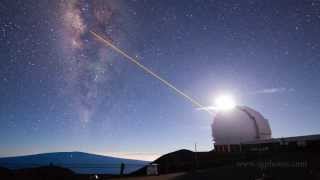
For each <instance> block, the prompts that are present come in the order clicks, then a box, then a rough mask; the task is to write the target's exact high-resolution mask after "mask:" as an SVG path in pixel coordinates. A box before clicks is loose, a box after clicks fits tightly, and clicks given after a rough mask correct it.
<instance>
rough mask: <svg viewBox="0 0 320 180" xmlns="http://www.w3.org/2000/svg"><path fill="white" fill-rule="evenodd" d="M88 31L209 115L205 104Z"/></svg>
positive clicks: (92, 32)
mask: <svg viewBox="0 0 320 180" xmlns="http://www.w3.org/2000/svg"><path fill="white" fill-rule="evenodd" d="M90 33H91V34H92V35H93V36H94V37H96V38H97V39H98V40H100V41H101V42H102V43H103V44H104V45H106V46H107V47H110V48H111V49H113V50H114V51H116V52H118V53H119V54H121V55H123V56H124V57H125V58H127V59H128V60H129V61H130V62H132V63H133V64H135V65H137V66H138V67H139V68H141V69H142V70H144V71H145V72H146V73H148V74H150V75H151V76H153V77H154V78H156V79H158V80H159V81H161V82H162V83H163V84H165V85H166V86H168V87H169V88H171V89H172V90H174V91H175V92H177V93H178V94H180V95H181V96H183V97H184V98H186V99H188V100H189V101H190V102H191V103H192V104H193V105H195V106H197V107H198V108H202V109H204V110H206V111H207V112H208V113H209V114H210V115H211V114H212V113H211V112H210V111H209V110H208V109H207V108H206V107H205V106H203V105H202V104H201V103H199V102H198V101H197V100H195V99H193V98H192V97H190V96H188V95H187V94H186V93H184V92H182V91H181V90H179V89H178V88H176V87H175V86H173V85H172V84H171V83H169V82H168V81H167V80H165V79H163V78H162V77H160V76H159V75H157V74H156V73H154V72H153V71H151V70H150V69H149V68H147V67H146V66H144V65H143V64H141V63H140V62H139V61H138V60H136V59H134V58H133V57H131V56H129V55H128V54H127V53H125V52H124V51H123V50H121V49H120V48H118V47H117V46H115V45H113V44H112V43H111V42H109V41H108V40H106V39H104V38H103V37H101V36H100V35H99V34H97V33H95V32H94V31H91V30H90Z"/></svg>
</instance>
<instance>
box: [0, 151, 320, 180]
mask: <svg viewBox="0 0 320 180" xmlns="http://www.w3.org/2000/svg"><path fill="white" fill-rule="evenodd" d="M319 162H320V152H319V151H318V150H308V151H306V150H295V151H281V152H229V153H227V152H214V151H210V152H197V153H195V152H192V151H189V150H179V151H175V152H172V153H169V154H166V155H164V156H162V157H160V158H158V159H157V160H155V161H154V162H152V163H157V164H158V170H159V174H160V176H151V177H148V179H173V180H180V179H187V180H188V179H203V180H207V179H208V180H209V179H227V180H229V179H230V180H233V179H237V180H239V179H245V180H247V179H253V180H258V179H261V180H266V179H290V180H300V179H308V180H313V179H316V180H320V163H319ZM146 170H147V167H143V168H141V169H139V170H137V171H135V172H133V173H131V174H129V175H123V176H120V175H111V174H97V175H96V174H77V173H74V172H73V171H71V170H69V169H67V168H61V167H57V166H54V165H52V166H43V167H37V168H26V169H19V170H9V169H6V168H0V179H1V180H2V179H8V180H10V179H12V180H16V179H22V180H25V179H32V180H40V179H41V180H42V179H46V180H51V179H52V180H53V179H62V180H63V179H75V180H78V179H79V180H82V179H83V180H84V179H110V178H113V179H122V178H124V179H128V180H129V179H131V177H132V178H140V179H145V178H146ZM178 172H183V173H181V174H179V175H178V176H174V177H172V178H163V177H168V176H162V175H165V174H170V173H178Z"/></svg>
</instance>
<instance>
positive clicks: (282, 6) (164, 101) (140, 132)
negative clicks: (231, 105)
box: [0, 0, 320, 160]
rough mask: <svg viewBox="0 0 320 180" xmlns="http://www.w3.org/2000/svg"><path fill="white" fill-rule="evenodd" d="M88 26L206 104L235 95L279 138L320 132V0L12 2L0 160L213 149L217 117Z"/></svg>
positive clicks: (2, 66)
mask: <svg viewBox="0 0 320 180" xmlns="http://www.w3.org/2000/svg"><path fill="white" fill-rule="evenodd" d="M89 30H94V31H95V32H98V33H99V34H101V35H103V36H104V37H105V38H107V39H108V40H109V41H111V42H113V43H114V44H116V45H117V46H119V47H121V48H122V49H123V50H125V51H126V52H127V53H128V54H130V55H131V56H133V57H135V58H137V59H138V60H139V61H140V62H141V63H143V64H144V65H145V66H147V67H149V68H150V69H152V70H153V71H154V72H156V73H158V74H159V75H160V76H161V77H163V78H165V79H167V80H168V81H170V82H171V83H172V84H174V85H175V86H176V87H178V88H179V89H181V90H183V91H184V92H186V93H187V94H188V95H190V96H192V97H194V98H195V99H197V100H198V101H199V102H201V103H203V104H204V105H207V106H210V105H212V103H213V101H214V98H215V97H216V96H217V95H219V94H221V93H222V94H223V93H229V94H233V96H234V97H235V98H236V101H237V103H238V104H240V105H247V106H250V107H252V108H254V109H256V110H258V111H259V112H261V113H262V114H263V115H264V116H265V117H266V118H267V119H269V121H270V125H271V128H272V131H273V137H286V136H297V135H307V134H316V133H319V132H320V119H319V107H320V94H319V92H320V79H319V77H320V49H319V48H320V1H319V0H313V1H312V0H305V1H304V0H270V1H261V0H243V1H242V0H241V1H239V0H234V1H231V0H190V1H189V0H188V1H183V0H131V1H130V0H122V1H120V0H105V1H102V0H101V1H99V0H94V1H91V0H88V1H85V0H79V1H77V0H70V1H58V0H56V1H50V0H34V1H24V0H4V1H1V2H0V60H1V63H0V142H1V143H0V156H9V155H10V156H11V155H21V154H32V153H42V152H55V151H85V152H89V153H99V154H105V155H114V156H121V157H129V158H140V159H149V160H150V159H152V158H154V157H156V156H159V155H161V154H164V153H168V152H171V151H173V150H178V149H182V148H186V149H190V150H193V147H194V143H197V145H198V149H199V150H201V151H207V150H211V149H212V147H213V144H212V137H211V126H210V124H211V123H212V120H213V116H210V115H209V114H208V113H206V112H205V111H201V110H199V109H197V108H196V107H194V106H193V105H192V104H191V103H190V102H189V101H187V100H186V99H184V98H183V97H181V96H179V95H177V93H175V92H174V91H172V90H171V89H169V88H168V87H166V86H164V85H163V84H162V83H161V82H160V81H158V80H156V79H154V78H153V77H151V76H150V75H148V74H146V73H145V72H143V71H142V70H141V69H139V68H137V67H136V66H135V65H133V64H132V63H130V62H129V61H127V60H125V58H123V57H122V56H121V55H119V54H117V53H116V52H114V51H113V50H111V49H110V48H107V47H105V46H104V45H103V44H101V42H99V41H97V40H96V39H95V38H94V37H93V36H92V35H91V34H90V33H89Z"/></svg>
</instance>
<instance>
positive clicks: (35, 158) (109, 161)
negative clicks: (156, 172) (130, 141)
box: [0, 152, 148, 174]
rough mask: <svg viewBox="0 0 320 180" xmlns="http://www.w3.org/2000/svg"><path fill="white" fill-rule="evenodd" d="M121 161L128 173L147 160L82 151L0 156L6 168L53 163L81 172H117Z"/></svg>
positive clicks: (1, 164) (2, 165)
mask: <svg viewBox="0 0 320 180" xmlns="http://www.w3.org/2000/svg"><path fill="white" fill-rule="evenodd" d="M121 163H124V164H125V169H124V172H125V173H130V172H132V171H135V170H137V169H139V168H141V167H143V166H144V165H146V164H147V163H148V162H147V161H140V160H131V159H122V158H116V157H110V156H101V155H95V154H88V153H83V152H57V153H44V154H35V155H27V156H18V157H6V158H0V166H1V167H5V168H8V169H22V168H32V167H40V166H48V165H54V166H60V167H64V168H68V169H71V170H72V171H74V172H75V173H82V174H119V172H120V165H121Z"/></svg>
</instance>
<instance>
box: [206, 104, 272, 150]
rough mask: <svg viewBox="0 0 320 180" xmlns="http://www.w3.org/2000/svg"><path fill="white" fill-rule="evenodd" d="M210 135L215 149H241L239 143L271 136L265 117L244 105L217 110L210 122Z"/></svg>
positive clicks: (265, 138)
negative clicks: (226, 109)
mask: <svg viewBox="0 0 320 180" xmlns="http://www.w3.org/2000/svg"><path fill="white" fill-rule="evenodd" d="M212 137H213V140H214V143H215V144H214V147H215V150H216V151H220V152H233V151H241V144H244V143H247V142H252V141H260V140H267V139H270V138H271V128H270V125H269V122H268V120H267V119H265V118H264V117H263V116H262V115H261V114H260V113H259V112H257V111H255V110H253V109H252V108H249V107H246V106H236V107H235V108H234V109H231V110H228V111H219V112H218V113H217V114H216V116H215V118H214V121H213V123H212Z"/></svg>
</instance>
